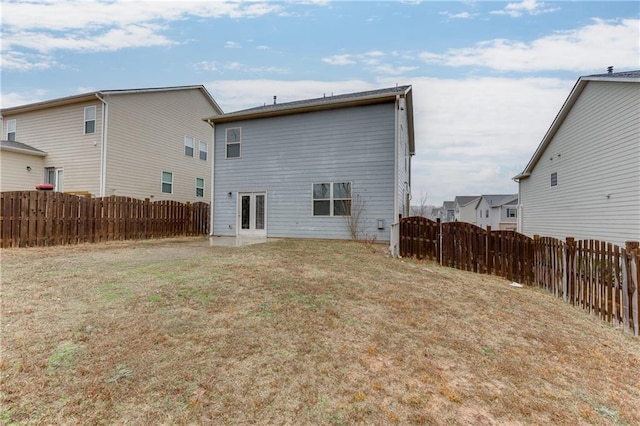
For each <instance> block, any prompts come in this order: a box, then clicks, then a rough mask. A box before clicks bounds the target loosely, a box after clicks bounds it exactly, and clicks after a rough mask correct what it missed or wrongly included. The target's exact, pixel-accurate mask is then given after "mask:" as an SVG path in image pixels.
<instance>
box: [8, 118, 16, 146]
mask: <svg viewBox="0 0 640 426" xmlns="http://www.w3.org/2000/svg"><path fill="white" fill-rule="evenodd" d="M7 140H8V141H15V140H16V120H7Z"/></svg>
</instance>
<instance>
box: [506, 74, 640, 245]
mask: <svg viewBox="0 0 640 426" xmlns="http://www.w3.org/2000/svg"><path fill="white" fill-rule="evenodd" d="M514 179H515V180H516V181H518V182H519V192H520V202H519V209H520V214H519V215H518V216H519V221H518V225H519V231H520V232H522V233H524V234H527V235H530V236H531V235H534V234H538V235H542V236H550V237H555V238H560V239H564V238H566V237H574V238H576V239H596V240H602V241H607V242H612V243H615V244H618V245H624V243H625V241H629V240H635V241H639V240H640V71H630V72H609V73H607V74H598V75H590V76H585V77H581V78H580V79H578V81H577V83H576V84H575V86H574V88H573V90H572V91H571V93H570V94H569V97H568V98H567V100H566V101H565V103H564V105H563V107H562V109H561V110H560V112H559V113H558V115H557V117H556V118H555V120H554V121H553V123H552V124H551V127H550V128H549V130H548V131H547V133H546V135H545V136H544V138H543V139H542V142H541V143H540V145H539V146H538V148H537V149H536V151H535V153H534V154H533V157H532V158H531V160H530V161H529V164H527V166H526V167H525V169H524V170H523V171H522V173H520V174H519V175H517V176H515V177H514Z"/></svg>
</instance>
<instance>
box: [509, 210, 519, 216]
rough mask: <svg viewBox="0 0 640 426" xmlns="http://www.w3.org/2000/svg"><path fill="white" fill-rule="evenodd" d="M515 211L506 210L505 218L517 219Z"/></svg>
mask: <svg viewBox="0 0 640 426" xmlns="http://www.w3.org/2000/svg"><path fill="white" fill-rule="evenodd" d="M517 215H518V213H517V209H507V217H517Z"/></svg>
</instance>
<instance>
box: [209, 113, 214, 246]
mask: <svg viewBox="0 0 640 426" xmlns="http://www.w3.org/2000/svg"><path fill="white" fill-rule="evenodd" d="M208 123H209V125H210V126H211V134H212V142H211V201H209V235H213V219H214V217H215V215H214V212H213V208H214V202H215V201H214V200H215V195H216V194H215V163H216V125H215V124H213V123H212V122H210V121H208Z"/></svg>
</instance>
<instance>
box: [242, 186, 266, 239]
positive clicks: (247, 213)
mask: <svg viewBox="0 0 640 426" xmlns="http://www.w3.org/2000/svg"><path fill="white" fill-rule="evenodd" d="M266 225H267V194H266V192H238V228H237V229H238V235H256V236H266V235H267V226H266Z"/></svg>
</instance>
